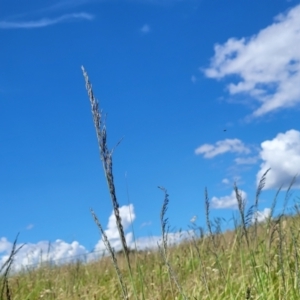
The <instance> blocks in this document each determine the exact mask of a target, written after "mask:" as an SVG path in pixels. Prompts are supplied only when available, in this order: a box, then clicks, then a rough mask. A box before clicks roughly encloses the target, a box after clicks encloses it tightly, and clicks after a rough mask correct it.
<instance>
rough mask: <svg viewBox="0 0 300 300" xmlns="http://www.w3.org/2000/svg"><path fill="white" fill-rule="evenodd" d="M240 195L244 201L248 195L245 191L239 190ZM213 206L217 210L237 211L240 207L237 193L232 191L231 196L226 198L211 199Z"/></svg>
mask: <svg viewBox="0 0 300 300" xmlns="http://www.w3.org/2000/svg"><path fill="white" fill-rule="evenodd" d="M239 194H240V195H241V197H242V199H243V200H245V199H246V197H247V194H246V193H245V192H244V191H242V190H239ZM211 206H212V208H215V209H222V208H235V209H236V208H237V207H238V203H237V199H236V194H235V191H232V193H231V194H230V195H229V196H224V197H220V198H217V197H213V198H212V199H211Z"/></svg>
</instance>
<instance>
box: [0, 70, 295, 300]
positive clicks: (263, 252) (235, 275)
mask: <svg viewBox="0 0 300 300" xmlns="http://www.w3.org/2000/svg"><path fill="white" fill-rule="evenodd" d="M82 71H83V75H84V78H85V82H86V88H87V91H88V95H89V99H90V103H91V108H92V115H93V120H94V125H95V129H96V133H97V139H98V145H99V151H100V157H101V160H102V163H103V169H104V172H105V176H106V180H107V184H108V189H109V192H110V195H111V200H112V206H113V209H114V214H115V216H116V222H117V227H118V230H119V235H120V239H121V242H122V252H119V253H115V251H114V249H113V248H112V247H111V245H110V243H109V240H108V239H107V237H106V235H105V232H104V230H103V228H102V226H101V223H100V222H99V220H98V218H97V216H96V214H95V212H94V211H93V210H92V209H91V213H92V217H93V219H94V221H95V223H96V225H97V227H98V228H99V230H100V232H101V234H102V237H103V241H104V244H105V246H106V248H107V250H108V252H109V253H110V259H109V258H108V257H106V258H103V259H101V260H99V261H96V262H93V263H88V264H83V263H81V262H79V261H78V262H77V263H70V264H67V265H63V266H52V267H50V266H48V267H43V268H39V269H36V270H31V271H27V272H22V273H19V274H17V275H14V276H10V277H9V276H8V274H9V271H10V268H11V264H12V263H13V258H14V256H15V255H16V253H17V252H18V250H19V249H20V248H19V249H17V250H16V249H15V248H16V241H17V239H16V241H15V243H14V247H13V249H12V252H11V255H10V257H9V259H8V260H7V262H6V263H5V264H4V265H3V266H2V268H1V270H0V271H2V270H4V274H3V275H2V276H1V277H0V284H1V285H0V286H1V294H0V300H4V299H5V300H12V299H15V300H24V299H28V300H29V299H30V300H34V299H62V300H69V299H70V300H71V299H72V300H76V299H78V300H79V299H103V300H104V299H109V300H111V299H151V300H152V299H161V300H163V299H166V300H167V299H216V300H218V299H220V300H221V299H222V300H223V299H270V300H271V299H300V272H299V246H300V245H299V241H300V239H299V230H298V228H299V225H300V217H299V216H300V214H299V209H298V206H295V211H296V213H295V214H294V215H293V216H289V217H287V216H285V215H284V212H283V214H282V215H280V216H279V217H277V218H273V213H274V208H275V205H276V201H277V196H278V194H279V191H280V189H279V190H278V192H277V194H276V196H275V198H274V201H273V204H272V209H271V210H272V211H271V215H270V217H269V218H268V219H267V220H266V222H264V223H258V220H257V218H256V219H255V221H254V223H253V222H252V217H253V216H256V214H255V213H256V212H257V209H258V202H259V195H260V193H261V190H262V189H263V187H264V184H265V179H266V175H267V173H268V171H269V170H268V171H267V172H266V173H265V174H264V175H263V177H262V179H261V181H260V184H259V186H258V189H257V192H256V199H255V203H254V205H253V206H251V207H250V208H249V209H248V210H247V211H245V201H244V199H242V197H241V195H240V192H239V190H238V187H237V186H236V185H234V190H235V194H236V199H237V202H238V210H239V214H240V218H239V221H237V220H235V224H236V226H235V229H234V230H232V231H227V232H222V230H221V222H220V220H216V221H215V222H212V221H211V220H210V200H209V197H208V192H207V189H205V208H206V209H205V211H206V216H205V217H206V226H207V231H206V234H204V230H203V229H200V235H199V236H198V237H197V238H196V237H194V238H193V239H192V240H186V241H184V242H182V243H181V244H179V245H176V246H169V244H168V230H167V224H168V223H167V219H166V217H165V216H166V212H167V208H168V204H169V195H168V193H167V190H166V189H164V188H163V187H159V188H160V189H161V190H162V192H163V193H164V201H163V205H162V210H161V216H160V219H161V230H162V244H161V245H159V249H158V251H134V250H133V251H132V250H129V249H128V246H127V244H126V240H125V234H124V230H123V227H122V223H121V218H120V214H119V204H118V201H117V197H116V191H115V185H114V178H113V172H112V165H113V164H112V154H113V150H109V149H108V147H107V144H106V127H105V124H104V121H103V116H102V112H101V111H100V110H99V104H98V102H97V100H96V99H95V97H94V95H93V91H92V87H91V84H90V82H89V79H88V76H87V73H86V72H85V70H84V69H83V68H82ZM293 183H294V181H292V183H291V185H290V188H291V187H292V184H293ZM290 188H289V189H288V190H287V192H286V197H285V201H284V204H285V207H286V205H287V202H288V199H289V195H290ZM213 228H216V229H215V230H213ZM195 230H196V229H195Z"/></svg>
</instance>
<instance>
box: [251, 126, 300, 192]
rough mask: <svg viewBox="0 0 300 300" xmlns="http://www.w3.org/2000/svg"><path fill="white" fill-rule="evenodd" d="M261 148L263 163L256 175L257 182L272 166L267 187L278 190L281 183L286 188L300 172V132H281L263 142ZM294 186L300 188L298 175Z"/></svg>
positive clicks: (267, 178) (267, 177)
mask: <svg viewBox="0 0 300 300" xmlns="http://www.w3.org/2000/svg"><path fill="white" fill-rule="evenodd" d="M261 148H262V149H261V152H260V157H261V159H262V160H263V163H262V164H261V165H260V170H259V172H258V173H257V175H256V182H257V184H258V183H259V181H260V179H261V177H262V175H263V174H264V173H265V171H266V170H267V169H269V168H271V170H270V171H269V173H268V174H267V176H266V184H265V189H272V188H274V189H276V190H277V189H279V187H280V186H281V184H283V187H282V188H283V189H286V188H287V187H288V186H289V185H290V183H291V181H292V179H293V177H294V176H295V175H297V174H298V173H300V172H299V171H300V132H299V131H297V130H293V129H292V130H289V131H287V132H285V133H279V134H277V136H276V137H275V138H274V139H272V140H267V141H264V142H263V143H261ZM293 188H300V182H299V178H298V177H297V178H296V182H295V184H294V185H293Z"/></svg>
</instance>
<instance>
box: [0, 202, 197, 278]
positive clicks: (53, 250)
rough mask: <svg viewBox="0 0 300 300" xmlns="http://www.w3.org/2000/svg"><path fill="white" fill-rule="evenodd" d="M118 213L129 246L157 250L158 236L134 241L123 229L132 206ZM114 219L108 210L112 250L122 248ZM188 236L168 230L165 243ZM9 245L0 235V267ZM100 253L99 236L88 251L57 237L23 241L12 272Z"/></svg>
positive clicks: (102, 247) (128, 224) (188, 234)
mask: <svg viewBox="0 0 300 300" xmlns="http://www.w3.org/2000/svg"><path fill="white" fill-rule="evenodd" d="M119 212H120V217H121V219H122V225H123V229H124V232H125V239H126V242H127V245H128V247H129V248H131V249H135V245H136V247H137V249H139V250H147V249H149V250H151V249H153V248H156V249H157V243H160V245H161V236H153V237H140V238H137V239H136V241H134V239H133V234H132V232H129V233H126V231H127V230H128V229H129V228H130V227H131V218H132V222H133V221H134V219H135V213H134V207H133V205H132V204H130V205H129V206H126V205H124V206H122V207H120V208H119ZM130 214H131V218H130ZM115 220H116V219H115V215H114V213H113V212H112V213H111V215H110V217H109V220H108V224H107V229H106V230H105V233H106V235H107V238H108V240H109V242H110V244H111V246H112V247H113V248H114V250H115V251H119V250H121V249H122V246H121V240H120V238H119V234H118V229H117V226H116V222H115ZM100 223H101V220H100ZM192 236H195V233H194V231H193V230H189V231H182V232H174V233H173V232H170V233H169V234H168V244H178V243H180V242H181V241H183V240H184V239H189V238H191V237H192ZM12 246H13V244H12V243H11V242H9V241H8V240H7V239H6V238H4V237H2V238H1V239H0V268H1V266H2V265H3V264H4V263H5V261H6V260H7V259H8V257H9V255H10V252H11V249H12ZM20 246H21V245H20V244H17V247H16V249H17V248H19V247H20ZM104 252H105V253H106V248H105V245H104V243H103V241H102V239H100V240H99V241H98V243H97V244H96V245H95V247H94V251H93V252H92V253H89V252H88V250H87V249H86V248H85V247H84V246H83V245H80V243H79V242H78V241H74V242H72V243H66V242H64V241H62V240H60V239H57V240H56V241H55V242H53V243H51V244H50V247H49V242H47V241H40V242H38V243H36V244H30V243H29V244H25V245H24V246H23V247H22V248H21V249H20V251H19V252H18V253H17V254H16V255H15V257H14V263H13V266H12V273H13V272H18V271H20V270H22V267H29V268H34V267H37V266H39V265H40V264H41V263H43V262H52V263H53V264H64V263H69V262H75V261H76V260H78V259H79V260H83V261H86V262H90V261H92V260H94V259H97V258H99V257H101V256H102V255H103V254H104Z"/></svg>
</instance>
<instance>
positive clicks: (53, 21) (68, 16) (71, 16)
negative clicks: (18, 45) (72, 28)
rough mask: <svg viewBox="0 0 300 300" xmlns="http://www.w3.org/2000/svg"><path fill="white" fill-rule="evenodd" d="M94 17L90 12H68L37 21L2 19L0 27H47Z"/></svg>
mask: <svg viewBox="0 0 300 300" xmlns="http://www.w3.org/2000/svg"><path fill="white" fill-rule="evenodd" d="M93 18H94V16H93V15H91V14H88V13H76V14H75V13H74V14H66V15H63V16H60V17H58V18H54V19H50V18H43V19H40V20H37V21H16V22H11V21H0V29H12V28H24V29H29V28H39V27H46V26H50V25H55V24H58V23H62V22H70V21H74V20H80V19H82V20H89V21H90V20H92V19H93Z"/></svg>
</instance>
